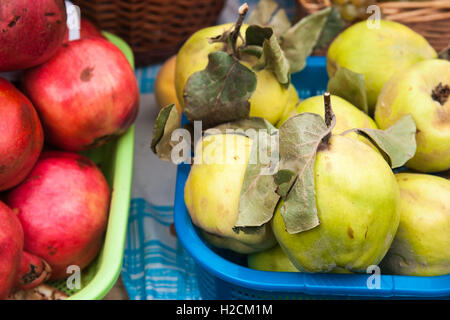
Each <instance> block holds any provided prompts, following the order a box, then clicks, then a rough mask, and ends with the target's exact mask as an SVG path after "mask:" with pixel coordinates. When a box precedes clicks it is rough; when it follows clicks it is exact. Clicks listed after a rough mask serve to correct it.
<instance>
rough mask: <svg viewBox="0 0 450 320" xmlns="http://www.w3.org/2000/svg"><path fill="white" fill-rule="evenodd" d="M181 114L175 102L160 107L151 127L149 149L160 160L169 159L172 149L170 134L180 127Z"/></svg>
mask: <svg viewBox="0 0 450 320" xmlns="http://www.w3.org/2000/svg"><path fill="white" fill-rule="evenodd" d="M180 123H181V115H180V114H179V113H178V109H177V108H176V107H175V104H171V105H168V106H166V107H164V108H162V109H161V111H160V112H159V114H158V117H157V118H156V122H155V126H154V127H153V138H152V142H151V145H150V147H151V149H152V150H153V152H154V153H155V154H156V155H157V156H158V157H159V158H160V159H162V160H166V161H169V160H170V155H171V151H172V147H173V145H172V143H171V136H172V132H173V131H174V130H175V129H178V128H179V127H180Z"/></svg>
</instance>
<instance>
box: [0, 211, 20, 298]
mask: <svg viewBox="0 0 450 320" xmlns="http://www.w3.org/2000/svg"><path fill="white" fill-rule="evenodd" d="M22 248H23V231H22V227H21V225H20V222H19V220H18V219H17V217H16V214H15V213H14V212H13V211H12V210H11V209H10V208H9V207H8V206H6V205H5V204H4V203H3V202H0V300H3V299H6V298H7V297H8V295H9V293H10V292H11V289H12V288H13V287H14V285H15V282H16V276H17V272H18V270H19V266H20V259H21V255H22Z"/></svg>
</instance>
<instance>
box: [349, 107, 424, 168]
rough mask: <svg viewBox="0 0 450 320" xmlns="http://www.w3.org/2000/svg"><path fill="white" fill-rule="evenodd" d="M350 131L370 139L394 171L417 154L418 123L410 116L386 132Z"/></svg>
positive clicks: (373, 130)
mask: <svg viewBox="0 0 450 320" xmlns="http://www.w3.org/2000/svg"><path fill="white" fill-rule="evenodd" d="M349 131H355V132H357V133H358V134H360V135H362V136H364V137H366V138H367V139H369V140H370V141H371V142H372V143H373V144H374V145H375V146H376V147H377V148H378V149H379V150H380V151H381V152H382V153H383V154H384V155H385V157H386V159H387V160H388V162H389V165H390V166H391V168H393V169H395V168H399V167H401V166H403V165H404V164H405V163H406V162H407V161H408V160H409V159H411V158H412V157H413V156H414V154H415V153H416V148H417V144H416V123H415V122H414V119H413V117H412V116H411V115H409V114H408V115H405V116H403V117H402V118H401V119H400V120H398V121H397V122H396V123H395V124H393V125H392V126H391V127H389V128H387V129H386V130H377V129H352V130H349ZM349 131H346V132H349ZM346 132H344V133H343V134H345V133H346Z"/></svg>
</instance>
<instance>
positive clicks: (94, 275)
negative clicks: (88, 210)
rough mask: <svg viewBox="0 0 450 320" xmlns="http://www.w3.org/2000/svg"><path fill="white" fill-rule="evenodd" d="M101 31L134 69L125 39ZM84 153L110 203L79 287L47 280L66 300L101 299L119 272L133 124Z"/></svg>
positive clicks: (112, 284) (131, 155)
mask: <svg viewBox="0 0 450 320" xmlns="http://www.w3.org/2000/svg"><path fill="white" fill-rule="evenodd" d="M103 34H104V35H105V36H106V37H107V38H108V39H109V40H110V41H111V42H112V43H114V44H115V45H117V46H118V47H119V48H120V49H121V50H122V52H123V53H124V54H125V55H126V57H127V58H128V60H129V62H130V64H131V66H132V67H133V68H134V58H133V53H132V50H131V48H130V47H129V46H128V45H127V44H126V42H125V41H123V40H122V39H120V38H118V37H117V36H114V35H112V34H110V33H107V32H104V33H103ZM85 155H87V156H88V157H89V158H90V159H92V160H93V161H94V162H95V163H96V164H97V165H98V166H99V167H100V169H101V170H102V172H103V173H104V175H105V177H106V179H107V181H108V184H109V186H110V188H111V205H110V209H109V218H108V225H107V229H106V234H105V240H104V244H103V247H102V249H101V251H100V253H99V255H98V257H97V258H96V259H95V260H94V261H93V262H92V263H91V264H90V265H89V266H88V267H87V268H85V269H84V270H83V272H82V275H81V288H80V289H78V290H77V289H74V290H70V289H68V288H67V285H66V280H59V281H52V282H49V283H48V284H49V285H51V286H53V287H55V288H58V289H59V290H61V291H63V292H65V293H67V294H68V295H70V297H69V299H70V300H99V299H102V298H103V297H104V296H105V295H106V294H107V293H108V292H109V291H110V290H111V288H112V287H113V286H114V284H115V282H116V281H117V279H118V277H119V275H120V271H121V268H122V260H123V252H124V246H125V238H126V231H127V224H128V211H129V207H130V197H131V181H132V177H133V157H134V126H132V127H131V128H130V129H129V130H128V131H127V132H126V133H125V134H124V135H122V136H121V137H118V138H117V139H115V140H114V141H111V142H110V143H108V144H107V145H105V146H103V147H101V148H99V149H96V150H92V151H89V152H87V153H85Z"/></svg>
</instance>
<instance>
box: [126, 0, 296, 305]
mask: <svg viewBox="0 0 450 320" xmlns="http://www.w3.org/2000/svg"><path fill="white" fill-rule="evenodd" d="M243 2H247V3H248V4H249V7H250V10H251V9H252V8H253V7H254V6H255V5H256V3H257V2H258V1H257V0H247V1H239V0H228V1H227V3H226V6H225V8H224V10H223V12H222V14H221V16H220V18H219V21H218V23H224V22H230V21H234V20H235V17H236V12H237V8H238V7H239V5H240V4H241V3H243ZM278 2H279V4H280V5H282V6H283V7H284V8H286V11H287V13H288V15H289V16H292V15H293V14H294V12H295V7H294V0H278ZM160 67H161V65H152V66H149V67H146V68H141V69H137V70H136V78H137V80H138V84H139V88H140V92H141V106H140V112H139V116H138V119H137V120H136V138H135V159H134V177H133V190H132V200H131V206H130V218H129V223H128V235H127V240H126V246H125V252H124V261H123V267H122V279H123V282H124V284H125V287H126V289H127V292H128V295H129V297H130V299H133V300H150V299H179V300H188V299H202V297H201V294H200V292H199V289H198V283H197V279H196V276H195V264H194V261H193V260H192V258H190V257H189V255H188V254H187V253H186V251H185V250H184V249H183V248H182V246H181V244H180V243H179V241H177V238H176V236H175V232H174V227H173V201H174V189H175V178H176V167H175V165H173V164H170V163H165V162H163V161H161V160H159V159H158V158H157V157H156V156H155V155H154V154H153V153H152V152H151V150H150V148H149V142H150V140H151V136H152V130H153V125H154V121H155V119H156V116H157V113H158V110H159V108H158V107H157V105H156V102H155V99H154V94H153V91H154V90H153V85H154V80H155V77H156V74H157V72H158V70H159V68H160Z"/></svg>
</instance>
